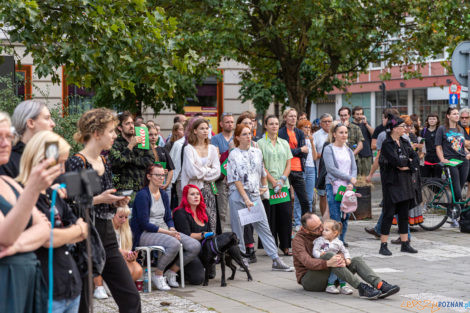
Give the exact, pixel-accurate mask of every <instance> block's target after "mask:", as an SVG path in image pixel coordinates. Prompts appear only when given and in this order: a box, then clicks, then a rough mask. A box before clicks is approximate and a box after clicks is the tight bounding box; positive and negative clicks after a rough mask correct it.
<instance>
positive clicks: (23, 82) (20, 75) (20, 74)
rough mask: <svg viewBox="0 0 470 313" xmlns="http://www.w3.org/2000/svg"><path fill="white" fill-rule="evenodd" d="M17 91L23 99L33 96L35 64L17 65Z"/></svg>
mask: <svg viewBox="0 0 470 313" xmlns="http://www.w3.org/2000/svg"><path fill="white" fill-rule="evenodd" d="M15 72H16V79H15V93H16V95H17V96H18V97H19V98H20V99H22V100H28V99H31V98H32V97H33V92H32V89H33V88H32V85H33V84H32V81H33V66H32V65H23V64H22V65H15Z"/></svg>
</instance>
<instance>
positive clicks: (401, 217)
mask: <svg viewBox="0 0 470 313" xmlns="http://www.w3.org/2000/svg"><path fill="white" fill-rule="evenodd" d="M413 202H414V200H406V201H402V202H398V203H395V204H390V205H385V203H384V207H383V209H382V213H383V219H382V227H381V229H380V233H381V234H382V235H389V234H390V228H391V227H392V221H393V216H394V215H395V214H398V233H400V234H408V211H409V210H410V209H411V206H412V203H413Z"/></svg>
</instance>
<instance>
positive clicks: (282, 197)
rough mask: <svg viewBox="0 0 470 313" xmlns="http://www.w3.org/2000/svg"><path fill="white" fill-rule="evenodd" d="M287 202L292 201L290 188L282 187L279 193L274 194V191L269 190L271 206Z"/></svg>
mask: <svg viewBox="0 0 470 313" xmlns="http://www.w3.org/2000/svg"><path fill="white" fill-rule="evenodd" d="M287 201H290V194H289V188H287V187H282V189H281V191H280V192H278V193H274V189H269V204H279V203H284V202H287Z"/></svg>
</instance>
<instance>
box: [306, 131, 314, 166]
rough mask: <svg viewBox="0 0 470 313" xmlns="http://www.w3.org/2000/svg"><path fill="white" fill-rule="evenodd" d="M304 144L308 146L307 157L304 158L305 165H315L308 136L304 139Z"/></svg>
mask: <svg viewBox="0 0 470 313" xmlns="http://www.w3.org/2000/svg"><path fill="white" fill-rule="evenodd" d="M305 145H306V146H307V147H308V155H307V159H306V160H305V166H308V167H315V162H314V161H313V154H312V144H311V143H310V140H309V139H308V138H306V139H305Z"/></svg>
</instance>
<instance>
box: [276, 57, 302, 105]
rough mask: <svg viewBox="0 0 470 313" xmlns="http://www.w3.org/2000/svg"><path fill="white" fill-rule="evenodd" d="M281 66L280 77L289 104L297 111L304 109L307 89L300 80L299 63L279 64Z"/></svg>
mask: <svg viewBox="0 0 470 313" xmlns="http://www.w3.org/2000/svg"><path fill="white" fill-rule="evenodd" d="M281 67H282V77H283V80H284V84H285V85H286V89H287V95H288V97H289V106H290V107H291V108H294V109H296V110H297V112H298V113H300V112H303V111H305V99H306V97H307V90H306V89H305V88H304V87H302V83H301V81H300V63H299V64H286V66H282V65H281Z"/></svg>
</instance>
